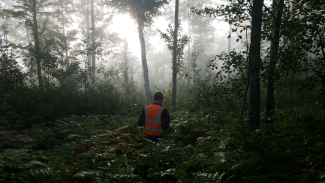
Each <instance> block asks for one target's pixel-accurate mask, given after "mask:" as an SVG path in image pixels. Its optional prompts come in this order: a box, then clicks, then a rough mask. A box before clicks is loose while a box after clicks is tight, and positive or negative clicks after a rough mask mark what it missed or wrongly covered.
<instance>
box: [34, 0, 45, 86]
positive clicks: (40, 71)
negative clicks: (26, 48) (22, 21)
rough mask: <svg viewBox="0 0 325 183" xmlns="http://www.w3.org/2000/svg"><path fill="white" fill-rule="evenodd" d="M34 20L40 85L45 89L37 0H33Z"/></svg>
mask: <svg viewBox="0 0 325 183" xmlns="http://www.w3.org/2000/svg"><path fill="white" fill-rule="evenodd" d="M33 22H34V27H33V29H34V41H35V56H36V65H37V77H38V87H39V88H40V89H43V82H42V66H41V50H40V46H39V38H38V24H37V8H36V0H33Z"/></svg>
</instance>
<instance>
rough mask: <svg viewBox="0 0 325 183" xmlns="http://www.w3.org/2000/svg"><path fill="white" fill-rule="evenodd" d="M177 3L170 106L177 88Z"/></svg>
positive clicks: (174, 99) (173, 102)
mask: <svg viewBox="0 0 325 183" xmlns="http://www.w3.org/2000/svg"><path fill="white" fill-rule="evenodd" d="M178 4H179V0H176V2H175V30H174V43H173V92H172V106H173V107H175V106H176V89H177V87H176V86H177V85H176V84H177V60H176V59H177V32H178Z"/></svg>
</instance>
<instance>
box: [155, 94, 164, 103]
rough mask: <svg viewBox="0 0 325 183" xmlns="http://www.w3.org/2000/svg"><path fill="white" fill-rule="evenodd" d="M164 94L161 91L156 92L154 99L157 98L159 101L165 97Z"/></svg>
mask: <svg viewBox="0 0 325 183" xmlns="http://www.w3.org/2000/svg"><path fill="white" fill-rule="evenodd" d="M163 98H164V97H163V94H162V93H161V92H156V93H155V94H154V95H153V99H154V100H156V101H159V100H161V99H163Z"/></svg>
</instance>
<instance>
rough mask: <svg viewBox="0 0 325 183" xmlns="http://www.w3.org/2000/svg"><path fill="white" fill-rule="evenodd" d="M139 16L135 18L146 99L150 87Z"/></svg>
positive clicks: (141, 23) (141, 22) (148, 96)
mask: <svg viewBox="0 0 325 183" xmlns="http://www.w3.org/2000/svg"><path fill="white" fill-rule="evenodd" d="M140 16H141V15H138V17H137V23H138V33H139V40H140V46H141V60H142V67H143V78H144V89H145V92H146V97H147V98H150V96H151V93H150V85H149V74H148V65H147V57H146V45H145V40H144V36H143V20H142V17H140Z"/></svg>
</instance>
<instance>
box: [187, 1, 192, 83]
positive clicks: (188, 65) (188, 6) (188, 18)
mask: <svg viewBox="0 0 325 183" xmlns="http://www.w3.org/2000/svg"><path fill="white" fill-rule="evenodd" d="M189 1H190V0H187V8H190V3H189ZM187 27H188V28H187V29H188V30H187V31H188V37H189V38H191V24H190V11H187ZM191 56H192V55H191V40H189V41H188V44H187V88H188V89H189V88H190V81H191V80H190V68H191Z"/></svg>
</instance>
